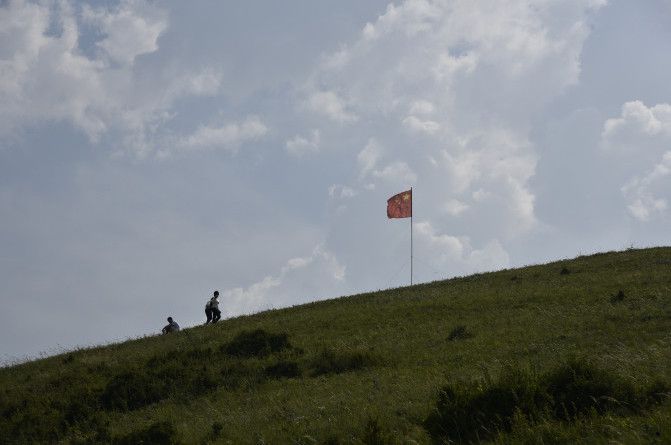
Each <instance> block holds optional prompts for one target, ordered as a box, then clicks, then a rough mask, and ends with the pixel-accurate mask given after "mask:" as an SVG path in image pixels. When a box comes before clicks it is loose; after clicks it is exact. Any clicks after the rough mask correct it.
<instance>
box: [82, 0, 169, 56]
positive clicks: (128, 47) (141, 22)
mask: <svg viewBox="0 0 671 445" xmlns="http://www.w3.org/2000/svg"><path fill="white" fill-rule="evenodd" d="M82 17H83V19H84V21H85V22H86V23H87V24H91V25H94V26H97V27H98V29H99V30H100V32H101V33H103V34H104V35H105V37H104V38H103V39H102V40H100V41H98V42H97V43H96V46H97V47H98V48H99V49H100V50H101V51H102V52H103V53H104V54H105V56H106V57H107V58H108V59H109V60H110V61H111V62H113V63H119V64H123V65H132V64H133V62H134V61H135V58H136V57H138V56H140V55H142V54H148V53H152V52H154V51H156V50H157V49H158V37H159V35H161V33H163V31H165V29H166V28H167V26H168V23H167V18H166V14H165V13H164V12H163V11H161V10H159V9H156V8H153V7H151V6H150V5H149V4H148V3H146V2H142V1H138V0H123V1H122V2H121V3H120V4H119V7H118V8H117V9H115V10H112V11H108V10H104V9H92V8H91V7H89V6H84V8H83V11H82Z"/></svg>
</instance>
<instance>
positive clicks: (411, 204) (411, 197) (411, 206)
mask: <svg viewBox="0 0 671 445" xmlns="http://www.w3.org/2000/svg"><path fill="white" fill-rule="evenodd" d="M414 200H415V197H414V196H412V187H410V286H412V210H413V209H412V208H413V206H414V203H413V201H414Z"/></svg>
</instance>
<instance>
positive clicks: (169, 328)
mask: <svg viewBox="0 0 671 445" xmlns="http://www.w3.org/2000/svg"><path fill="white" fill-rule="evenodd" d="M162 332H163V333H164V334H169V333H171V332H179V325H178V324H177V322H176V321H174V320H173V319H172V317H168V324H167V325H166V326H165V327H164V328H163V331H162Z"/></svg>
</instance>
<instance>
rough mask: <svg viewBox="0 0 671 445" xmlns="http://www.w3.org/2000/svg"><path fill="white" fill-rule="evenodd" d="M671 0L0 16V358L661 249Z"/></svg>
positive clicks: (222, 6)
mask: <svg viewBox="0 0 671 445" xmlns="http://www.w3.org/2000/svg"><path fill="white" fill-rule="evenodd" d="M670 19H671V3H669V2H668V1H663V0H659V1H648V2H628V1H624V0H619V1H618V0H611V1H605V0H536V1H530V0H526V1H525V0H505V1H496V2H489V1H483V2H473V1H467V0H435V1H428V0H406V1H396V2H393V3H389V2H387V1H366V2H360V1H340V2H335V3H333V4H328V5H327V4H324V3H322V2H313V1H307V0H306V1H286V2H267V1H266V2H261V1H247V2H237V3H236V2H233V3H231V2H214V1H207V2H206V1H202V2H177V1H174V2H167V1H165V2H163V1H152V2H146V1H139V0H127V1H120V2H117V1H104V2H103V1H98V2H88V3H80V2H74V1H68V0H61V1H42V2H30V1H23V0H8V1H2V2H0V299H1V301H2V308H3V310H2V311H1V313H0V337H1V338H2V339H3V341H2V343H1V344H0V357H2V358H3V360H5V361H8V360H13V359H16V358H24V357H28V356H31V357H34V356H36V355H37V354H39V353H53V352H58V351H61V350H63V349H68V348H73V347H77V346H86V345H92V344H100V343H105V342H109V341H117V340H121V339H124V338H129V337H136V336H141V335H146V334H153V333H156V332H157V331H159V330H160V328H161V327H162V325H163V324H164V321H165V318H166V317H167V316H168V315H172V316H173V317H174V318H175V319H176V320H177V321H178V322H179V323H181V324H182V325H183V326H192V325H195V324H198V323H201V322H202V321H204V314H203V313H202V312H203V306H204V303H205V301H206V299H207V298H208V296H209V295H210V294H211V292H212V291H213V290H214V289H219V290H220V291H221V295H222V298H221V300H222V304H221V307H222V309H223V312H224V316H226V317H230V316H235V315H239V314H245V313H252V312H257V311H260V310H265V309H270V308H278V307H285V306H290V305H293V304H299V303H304V302H307V301H313V300H317V299H323V298H329V297H335V296H340V295H346V294H352V293H357V292H361V291H368V290H375V289H381V288H388V287H396V286H400V285H404V284H407V282H408V281H409V258H408V253H409V252H408V250H409V247H408V243H409V225H408V223H409V222H408V221H407V220H387V218H386V213H385V205H386V199H387V198H388V197H390V196H391V195H393V194H395V193H398V192H400V191H402V190H406V189H407V188H409V187H411V186H412V187H413V188H414V191H415V195H414V196H415V208H414V215H415V218H414V223H415V224H414V241H415V258H416V261H415V263H414V271H415V281H416V282H423V281H431V280H436V279H442V278H448V277H452V276H455V275H464V274H468V273H473V272H477V271H486V270H496V269H500V268H507V267H515V266H520V265H525V264H531V263H536V262H543V261H550V260H554V259H559V258H566V257H573V256H576V255H579V254H586V253H590V252H595V251H602V250H614V249H616V250H619V249H623V248H626V247H629V246H651V245H668V244H669V235H668V227H669V219H670V218H669V211H670V209H669V199H670V198H671V196H669V195H670V194H671V192H669V190H671V189H670V188H669V185H670V182H671V144H670V143H671V86H670V84H669V80H668V79H670V78H671V59H670V58H669V57H668V54H670V53H671V20H670Z"/></svg>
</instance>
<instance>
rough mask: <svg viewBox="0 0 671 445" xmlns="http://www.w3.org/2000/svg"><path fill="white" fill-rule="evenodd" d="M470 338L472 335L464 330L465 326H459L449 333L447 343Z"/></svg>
mask: <svg viewBox="0 0 671 445" xmlns="http://www.w3.org/2000/svg"><path fill="white" fill-rule="evenodd" d="M471 337H473V334H472V333H471V332H469V331H468V330H467V329H466V326H464V325H459V326H456V327H455V328H454V329H452V330H451V331H450V335H448V336H447V339H448V340H449V341H455V340H465V339H467V338H471Z"/></svg>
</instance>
